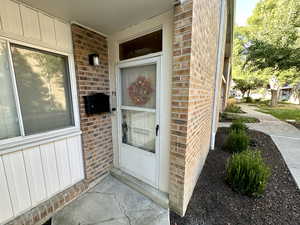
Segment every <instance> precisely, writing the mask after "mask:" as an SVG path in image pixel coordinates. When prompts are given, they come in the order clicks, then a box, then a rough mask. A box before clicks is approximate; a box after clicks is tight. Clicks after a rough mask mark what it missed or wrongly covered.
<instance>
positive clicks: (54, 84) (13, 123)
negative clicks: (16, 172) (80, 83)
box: [0, 42, 74, 139]
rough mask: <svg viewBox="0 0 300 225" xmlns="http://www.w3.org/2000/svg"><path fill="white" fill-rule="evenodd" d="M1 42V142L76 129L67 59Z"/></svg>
mask: <svg viewBox="0 0 300 225" xmlns="http://www.w3.org/2000/svg"><path fill="white" fill-rule="evenodd" d="M0 43H1V45H0V82H1V83H0V139H7V138H11V137H16V136H20V135H21V134H23V135H25V136H27V135H32V134H37V133H42V132H47V131H52V130H57V129H62V128H67V127H72V126H74V118H73V107H72V99H71V85H70V79H69V71H68V58H67V56H63V55H58V54H54V53H50V52H46V51H41V50H36V49H32V48H28V47H24V46H20V45H15V44H10V49H8V48H7V47H6V46H7V43H5V42H0ZM9 51H11V56H12V64H13V65H11V66H12V67H13V72H14V73H13V74H12V72H11V71H10V69H9V57H8V56H9ZM12 78H13V79H12ZM14 80H15V89H16V91H14V88H13V87H14V85H13V84H14V83H13V82H14ZM14 93H15V94H14ZM16 93H17V94H18V98H15V97H14V96H15V95H16ZM15 99H17V101H15ZM18 108H19V109H20V110H19V111H20V113H19V114H20V116H19V117H18V113H17V109H18ZM20 124H22V125H23V126H20Z"/></svg>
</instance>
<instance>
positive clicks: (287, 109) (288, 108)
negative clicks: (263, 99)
mask: <svg viewBox="0 0 300 225" xmlns="http://www.w3.org/2000/svg"><path fill="white" fill-rule="evenodd" d="M255 106H257V107H258V111H259V112H263V113H268V114H271V115H273V116H274V117H276V118H278V119H280V120H284V121H286V120H295V121H296V122H300V106H299V105H294V104H287V103H280V104H278V106H276V107H270V106H268V105H266V104H255Z"/></svg>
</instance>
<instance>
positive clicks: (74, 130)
mask: <svg viewBox="0 0 300 225" xmlns="http://www.w3.org/2000/svg"><path fill="white" fill-rule="evenodd" d="M0 42H2V43H6V47H7V50H8V62H9V72H10V78H11V82H12V87H13V94H14V100H15V104H16V109H17V116H18V122H19V129H20V136H17V137H12V138H7V139H3V140H0V155H2V154H4V153H7V152H11V151H16V150H17V149H16V148H18V150H19V149H20V147H21V148H25V147H30V146H31V145H36V144H37V143H46V142H49V141H54V140H57V139H61V138H62V137H67V136H73V135H78V134H81V131H80V119H79V105H78V96H77V84H76V74H75V64H74V56H73V54H70V53H65V52H60V51H56V50H53V49H48V48H44V47H40V46H37V45H33V44H28V43H25V42H22V41H18V40H13V39H9V38H5V37H2V36H0ZM11 44H16V45H20V46H24V47H28V48H31V49H33V50H37V51H45V52H49V53H54V54H58V55H61V56H64V57H66V59H67V64H68V68H67V70H68V76H69V78H68V79H69V81H70V84H69V85H70V91H71V96H70V97H71V106H72V109H73V110H72V113H73V118H74V125H71V126H70V127H66V128H61V129H56V130H52V131H45V132H41V133H37V134H32V135H25V130H24V125H23V118H22V112H21V105H20V100H19V95H18V88H17V83H16V74H15V71H14V66H13V59H12V52H11Z"/></svg>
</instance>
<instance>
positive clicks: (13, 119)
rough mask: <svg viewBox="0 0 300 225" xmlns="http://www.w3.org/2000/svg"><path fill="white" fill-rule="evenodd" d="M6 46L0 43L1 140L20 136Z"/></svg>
mask: <svg viewBox="0 0 300 225" xmlns="http://www.w3.org/2000/svg"><path fill="white" fill-rule="evenodd" d="M6 46H7V45H6V43H5V42H0V140H1V139H6V138H11V137H16V136H20V128H19V122H18V115H17V109H16V103H15V99H14V93H13V85H12V80H11V74H10V69H9V62H8V49H7V47H6Z"/></svg>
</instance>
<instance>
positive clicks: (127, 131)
mask: <svg viewBox="0 0 300 225" xmlns="http://www.w3.org/2000/svg"><path fill="white" fill-rule="evenodd" d="M160 61H161V59H160V57H153V58H148V59H141V60H134V61H130V62H125V63H120V64H119V66H118V71H119V75H118V86H119V87H118V92H119V94H118V121H119V163H120V168H121V169H122V170H124V172H127V173H129V174H130V175H132V176H134V177H136V178H138V179H140V180H142V181H143V182H146V183H148V184H150V185H152V186H154V187H158V174H159V168H158V167H159V77H160V73H161V64H160Z"/></svg>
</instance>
